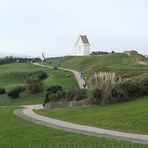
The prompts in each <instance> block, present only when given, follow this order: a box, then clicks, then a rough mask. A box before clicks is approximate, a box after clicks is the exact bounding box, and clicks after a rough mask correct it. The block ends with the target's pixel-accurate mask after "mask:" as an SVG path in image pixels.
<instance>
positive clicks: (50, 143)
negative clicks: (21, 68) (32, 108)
mask: <svg viewBox="0 0 148 148" xmlns="http://www.w3.org/2000/svg"><path fill="white" fill-rule="evenodd" d="M14 109H16V108H15V107H8V106H7V107H0V119H1V121H0V147H1V148H10V147H11V148H98V147H100V148H119V147H120V148H125V147H126V148H146V147H147V145H142V144H136V143H131V142H126V141H119V140H112V139H107V138H99V137H94V136H85V135H81V134H77V133H70V132H65V131H62V130H57V129H53V128H48V127H44V126H41V125H37V124H35V123H32V122H29V121H26V120H23V119H20V118H19V117H16V116H15V115H14V114H13V111H14Z"/></svg>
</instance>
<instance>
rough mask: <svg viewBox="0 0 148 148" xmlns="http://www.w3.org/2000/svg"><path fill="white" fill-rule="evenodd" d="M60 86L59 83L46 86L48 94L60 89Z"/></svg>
mask: <svg viewBox="0 0 148 148" xmlns="http://www.w3.org/2000/svg"><path fill="white" fill-rule="evenodd" d="M62 89H63V88H62V87H61V86H59V85H53V86H50V87H49V88H47V91H48V94H52V93H57V92H58V91H62Z"/></svg>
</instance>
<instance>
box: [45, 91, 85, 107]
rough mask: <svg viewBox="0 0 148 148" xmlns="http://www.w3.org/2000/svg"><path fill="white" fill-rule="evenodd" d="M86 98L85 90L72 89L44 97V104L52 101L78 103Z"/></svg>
mask: <svg viewBox="0 0 148 148" xmlns="http://www.w3.org/2000/svg"><path fill="white" fill-rule="evenodd" d="M86 98H87V90H86V89H72V90H66V91H61V90H60V91H56V92H55V91H54V92H53V93H51V92H50V93H48V94H46V96H45V100H44V104H46V103H47V102H50V101H51V102H53V101H55V102H56V101H79V100H83V99H86Z"/></svg>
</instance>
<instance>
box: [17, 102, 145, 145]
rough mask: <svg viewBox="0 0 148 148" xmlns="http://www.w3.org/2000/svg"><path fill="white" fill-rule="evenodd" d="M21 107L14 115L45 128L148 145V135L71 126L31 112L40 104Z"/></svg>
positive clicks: (40, 106)
mask: <svg viewBox="0 0 148 148" xmlns="http://www.w3.org/2000/svg"><path fill="white" fill-rule="evenodd" d="M22 107H23V108H20V109H17V110H15V111H14V114H15V115H17V116H19V117H21V118H24V119H27V120H30V121H32V122H34V123H37V124H42V125H45V126H49V127H54V128H57V129H62V130H66V131H73V132H77V133H82V134H85V135H94V136H102V137H109V138H115V139H121V140H127V141H132V142H136V143H142V144H148V135H140V134H131V133H123V132H117V131H112V130H106V129H102V128H96V127H91V126H85V125H80V124H73V123H70V122H65V121H61V120H57V119H52V118H48V117H45V116H41V115H39V114H36V113H35V112H33V110H38V109H43V106H42V105H41V104H38V105H25V106H22Z"/></svg>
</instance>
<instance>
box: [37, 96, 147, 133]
mask: <svg viewBox="0 0 148 148" xmlns="http://www.w3.org/2000/svg"><path fill="white" fill-rule="evenodd" d="M37 113H39V114H42V115H45V116H48V117H51V118H57V119H61V120H65V121H69V122H74V123H79V124H84V125H91V126H95V127H101V128H107V129H112V130H118V131H124V132H131V133H140V134H148V97H144V98H140V99H137V100H134V101H130V102H125V103H121V104H115V105H107V106H94V107H84V108H63V109H52V110H50V109H44V110H38V111H37Z"/></svg>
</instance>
